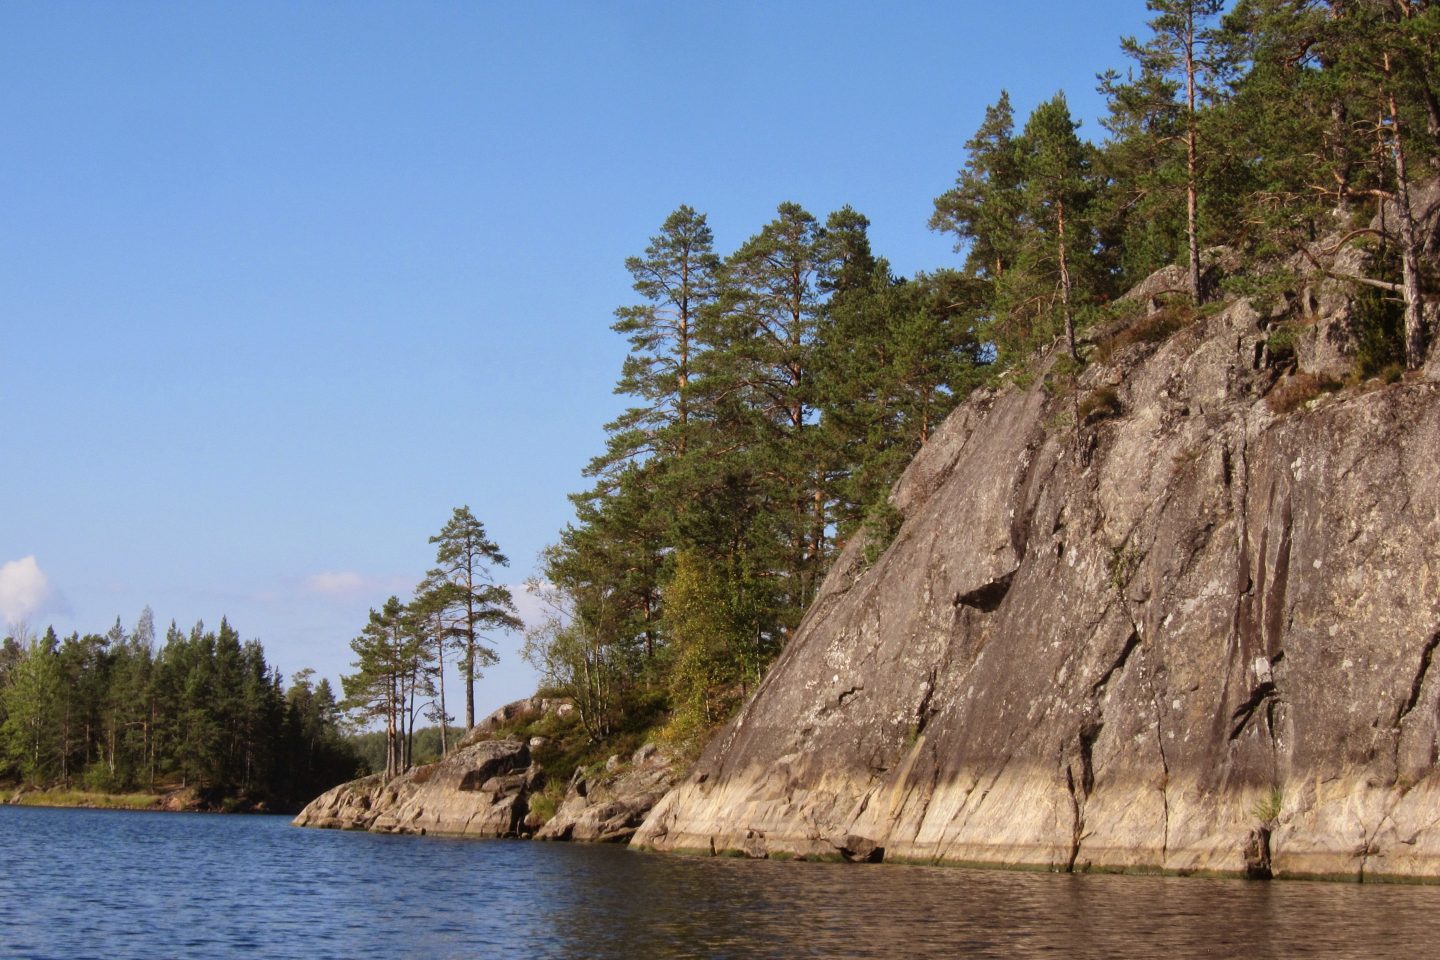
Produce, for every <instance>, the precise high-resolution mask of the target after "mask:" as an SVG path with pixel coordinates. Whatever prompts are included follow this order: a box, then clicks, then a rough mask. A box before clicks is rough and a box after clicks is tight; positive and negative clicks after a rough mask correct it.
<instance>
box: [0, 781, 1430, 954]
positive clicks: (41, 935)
mask: <svg viewBox="0 0 1440 960" xmlns="http://www.w3.org/2000/svg"><path fill="white" fill-rule="evenodd" d="M0 838H3V842H0V955H4V956H7V957H10V956H15V957H37V958H51V957H54V958H60V957H66V958H68V957H92V956H93V957H116V958H123V957H137V958H139V957H154V956H205V957H246V958H249V957H255V956H263V957H292V956H293V957H355V958H370V957H377V958H378V957H384V958H387V960H394V958H401V957H426V958H485V957H511V956H522V957H527V958H541V957H596V958H612V957H613V958H626V960H632V958H646V957H706V958H710V957H715V958H727V957H736V958H738V957H777V958H778V957H785V958H789V957H1051V956H1065V957H1067V958H1069V957H1106V958H1110V957H1146V958H1148V957H1154V956H1157V955H1161V954H1165V955H1170V956H1176V957H1216V958H1221V957H1224V958H1229V957H1237V956H1244V957H1247V958H1263V957H1377V956H1384V957H1421V956H1427V955H1430V953H1431V952H1432V951H1433V944H1434V942H1435V940H1436V937H1437V935H1440V923H1437V921H1436V920H1435V919H1433V918H1434V917H1436V916H1437V908H1440V888H1436V887H1387V886H1352V885H1337V884H1307V883H1274V884H1265V883H1247V882H1243V881H1228V880H1225V881H1222V880H1201V879H1180V878H1159V877H1115V876H1083V875H1082V876H1064V875H1054V874H1032V873H1009V872H1001V871H994V872H991V871H969V870H956V869H940V868H924V867H898V866H876V867H857V866H846V865H841V864H807V863H775V862H752V861H738V860H725V859H708V858H682V857H668V856H659V855H653V854H639V853H633V852H631V851H628V850H625V849H622V848H616V847H591V846H580V845H568V844H537V843H524V842H500V841H489V842H487V841H459V840H444V839H437V838H415V837H379V836H371V835H368V834H353V833H334V832H329V831H313V830H298V829H295V828H292V827H289V826H288V824H287V823H286V822H285V820H284V819H282V818H256V817H206V816H198V815H164V814H125V813H110V812H103V811H69V810H64V811H48V810H28V809H15V808H0Z"/></svg>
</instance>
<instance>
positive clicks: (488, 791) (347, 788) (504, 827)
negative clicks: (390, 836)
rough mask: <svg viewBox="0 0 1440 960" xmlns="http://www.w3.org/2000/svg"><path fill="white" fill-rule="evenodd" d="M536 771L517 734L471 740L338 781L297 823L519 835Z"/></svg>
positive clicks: (392, 830) (391, 830)
mask: <svg viewBox="0 0 1440 960" xmlns="http://www.w3.org/2000/svg"><path fill="white" fill-rule="evenodd" d="M539 775H540V774H539V770H538V769H537V768H535V767H533V766H532V765H531V763H530V749H529V747H528V745H526V744H525V743H522V742H520V741H518V740H479V741H470V742H467V743H466V744H465V745H463V746H461V747H460V748H459V749H457V750H455V751H454V752H453V753H451V754H450V755H449V756H448V757H446V758H445V759H443V760H440V761H438V762H436V763H431V764H426V765H424V766H421V767H416V768H415V769H413V770H410V771H407V772H406V773H404V774H401V775H400V776H398V777H395V778H394V779H392V780H390V781H389V782H386V780H385V778H384V777H383V776H381V775H380V774H375V775H373V776H369V777H365V778H363V779H361V780H355V781H352V782H351V783H346V784H342V785H340V786H338V787H336V788H334V789H333V790H330V791H328V792H326V793H324V794H322V795H321V796H319V797H318V798H316V799H315V800H313V801H312V802H311V803H310V804H309V806H307V807H306V808H305V809H304V810H302V811H300V815H299V816H297V817H296V818H295V820H294V823H295V825H296V826H299V827H325V828H330V829H336V830H370V831H373V832H376V833H416V834H427V833H443V834H457V835H464V836H472V837H514V836H519V835H520V833H521V831H522V827H523V824H524V821H525V814H526V813H527V812H528V809H529V808H528V804H527V799H528V796H529V791H530V790H531V789H532V788H533V787H534V786H535V785H536V781H537V778H538V777H539Z"/></svg>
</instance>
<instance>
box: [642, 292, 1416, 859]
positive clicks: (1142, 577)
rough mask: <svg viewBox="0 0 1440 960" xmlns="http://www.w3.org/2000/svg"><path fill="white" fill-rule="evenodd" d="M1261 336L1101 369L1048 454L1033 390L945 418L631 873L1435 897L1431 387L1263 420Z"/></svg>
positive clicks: (1123, 359) (1182, 335)
mask: <svg viewBox="0 0 1440 960" xmlns="http://www.w3.org/2000/svg"><path fill="white" fill-rule="evenodd" d="M1310 321H1311V322H1314V323H1315V324H1316V325H1317V327H1320V328H1323V327H1324V324H1325V318H1324V317H1319V318H1314V317H1312V318H1310ZM1266 323H1267V319H1266V318H1265V317H1262V316H1261V314H1260V313H1259V312H1257V311H1256V310H1255V309H1253V308H1252V306H1251V305H1250V304H1249V303H1248V302H1245V301H1241V302H1239V303H1236V304H1233V305H1231V306H1230V307H1229V308H1228V309H1226V310H1224V311H1223V312H1220V313H1217V314H1214V315H1211V316H1208V317H1203V318H1201V319H1198V320H1195V321H1193V322H1192V323H1191V324H1190V325H1189V326H1187V327H1185V328H1184V329H1182V330H1180V331H1179V332H1178V333H1175V334H1174V335H1172V336H1171V337H1170V338H1169V339H1167V340H1165V341H1164V342H1163V343H1160V344H1158V345H1157V344H1146V343H1134V344H1131V345H1129V346H1126V347H1121V348H1120V349H1118V350H1116V351H1115V352H1114V353H1113V354H1112V355H1111V356H1110V358H1109V359H1108V361H1106V362H1105V363H1103V364H1102V363H1094V364H1092V365H1091V366H1090V367H1089V368H1087V370H1086V371H1085V373H1084V375H1083V376H1082V378H1081V381H1080V383H1079V386H1078V391H1077V394H1076V395H1078V396H1079V397H1080V398H1084V397H1085V396H1086V395H1087V393H1089V392H1090V391H1093V390H1096V389H1099V388H1104V387H1109V388H1112V389H1113V390H1114V391H1115V392H1116V395H1117V396H1118V400H1119V407H1120V411H1119V413H1118V414H1117V415H1115V416H1110V417H1105V418H1102V419H1098V420H1096V419H1094V418H1092V419H1091V421H1090V422H1088V423H1086V424H1085V425H1083V426H1082V427H1081V429H1080V430H1079V431H1076V430H1075V428H1074V427H1073V425H1072V424H1073V419H1071V414H1072V412H1073V410H1074V407H1073V406H1072V400H1071V399H1070V396H1071V395H1070V394H1069V393H1068V392H1067V390H1065V389H1063V387H1064V386H1065V385H1064V384H1063V383H1060V382H1057V383H1056V384H1055V385H1056V386H1059V387H1062V389H1059V390H1056V391H1055V395H1054V396H1051V394H1050V392H1049V391H1047V390H1046V389H1045V387H1044V385H1043V384H1042V383H1039V382H1037V383H1035V384H1034V385H1033V386H1031V387H1030V388H1028V389H1021V388H1019V387H1015V386H1011V387H1008V388H1005V389H1002V390H1000V391H999V392H991V393H987V394H983V395H977V396H975V397H973V398H972V399H970V400H969V401H967V402H966V403H965V404H964V405H962V406H961V407H960V408H959V409H958V410H956V412H955V413H954V414H953V415H952V416H951V417H950V419H949V420H948V421H947V422H946V423H945V424H944V426H943V428H942V429H941V430H940V431H938V432H937V434H936V435H935V436H934V437H933V438H932V440H931V441H930V442H929V443H928V444H927V445H926V447H925V448H924V449H923V450H922V451H921V452H920V453H919V455H918V456H917V458H916V460H915V462H914V463H913V464H912V465H911V467H910V468H909V470H908V471H907V472H906V474H905V476H904V477H903V478H902V480H901V481H900V483H899V485H898V486H897V488H896V491H895V494H894V502H895V503H896V505H897V506H898V507H899V509H900V510H901V512H902V513H903V514H904V516H905V523H904V525H903V527H902V528H901V530H900V533H899V535H898V536H897V538H896V540H895V541H894V543H893V544H892V545H891V546H890V547H889V549H888V551H887V552H886V553H885V554H884V555H883V556H882V557H881V558H880V560H879V561H878V562H877V563H876V564H875V565H874V566H873V567H872V568H870V569H868V570H866V569H864V568H863V560H862V557H863V550H862V545H861V544H859V543H852V544H851V545H850V546H849V547H848V548H847V549H846V551H845V552H844V554H843V555H842V556H841V557H840V558H839V560H838V561H837V563H836V565H835V568H834V569H833V570H832V572H831V574H830V576H829V578H828V579H827V581H826V583H825V586H824V588H823V590H822V593H821V596H820V598H819V599H818V600H817V601H816V603H815V605H814V607H813V608H812V609H811V610H810V612H809V613H808V615H807V617H806V619H805V621H804V623H803V624H802V625H801V628H800V629H799V631H798V632H797V633H796V635H795V637H794V638H793V639H792V641H791V642H790V644H789V645H788V647H787V648H786V650H785V652H784V653H783V654H782V656H781V658H780V660H779V661H778V662H777V663H776V664H775V666H774V667H773V668H772V669H771V672H770V674H769V675H768V676H767V677H766V679H765V682H764V683H763V684H762V685H761V686H760V688H759V690H758V691H757V693H756V695H755V696H754V698H753V699H752V700H751V702H750V703H748V704H747V705H746V707H745V708H744V710H743V711H742V712H741V713H740V714H739V715H738V716H737V717H736V719H735V720H734V721H733V722H732V723H731V724H730V725H729V726H728V727H727V728H726V729H725V730H724V731H723V732H722V733H721V735H720V736H718V737H717V738H716V740H715V741H714V742H713V743H712V744H711V745H710V747H709V748H708V749H707V751H706V753H705V755H704V757H703V758H702V759H701V761H700V763H699V764H698V766H697V767H696V769H695V770H694V771H693V772H692V774H691V775H690V777H689V778H688V779H687V780H686V781H685V782H684V783H682V784H681V785H680V786H679V787H678V788H676V789H675V790H674V791H673V792H671V793H670V794H669V795H667V796H666V797H665V799H664V800H662V801H661V802H660V804H659V805H657V806H656V807H655V809H654V810H653V811H652V812H651V813H650V815H649V817H648V819H647V820H646V821H645V823H644V825H643V826H642V828H641V829H640V831H639V833H638V834H637V835H636V837H635V840H634V842H635V843H636V844H638V845H643V846H648V847H652V848H659V849H688V850H713V851H725V850H732V851H744V852H747V853H749V854H750V855H766V854H769V855H775V854H787V855H798V856H806V857H820V856H826V857H828V856H842V855H843V856H846V857H847V858H852V859H874V858H876V857H877V856H883V858H884V859H886V860H892V859H902V860H903V859H911V860H921V861H947V862H957V863H964V862H974V863H989V864H1011V865H1033V866H1040V867H1047V868H1051V869H1088V868H1102V867H1103V868H1118V869H1135V870H1155V869H1163V870H1168V871H1178V872H1192V871H1218V872H1224V873H1231V874H1245V873H1250V874H1252V875H1267V874H1269V873H1273V874H1274V875H1276V876H1298V875H1324V876H1344V877H1356V878H1360V877H1372V876H1375V875H1394V876H1426V877H1435V876H1440V825H1437V824H1440V777H1437V775H1436V756H1437V725H1440V724H1437V720H1440V670H1432V669H1431V667H1432V661H1433V660H1434V659H1435V657H1434V654H1435V651H1436V648H1437V646H1440V384H1436V383H1434V382H1429V381H1427V380H1424V379H1417V380H1407V381H1404V382H1400V383H1396V384H1393V385H1390V386H1385V387H1378V386H1377V387H1376V388H1375V389H1371V390H1370V391H1368V392H1360V393H1357V392H1354V391H1351V392H1347V393H1342V394H1338V395H1322V396H1321V397H1320V398H1319V399H1317V400H1316V401H1313V402H1312V404H1310V405H1308V406H1304V407H1301V408H1300V409H1299V410H1298V411H1296V412H1293V413H1289V414H1286V415H1284V416H1277V415H1276V414H1275V413H1274V412H1272V410H1271V408H1270V405H1269V404H1267V403H1266V401H1265V400H1264V399H1263V397H1264V394H1265V393H1266V392H1267V391H1268V390H1269V389H1270V388H1271V387H1272V386H1273V385H1274V383H1275V381H1276V378H1277V373H1276V371H1273V370H1270V369H1268V368H1267V367H1266V366H1265V365H1264V363H1263V360H1264V357H1265V351H1264V349H1263V345H1264V341H1265V339H1266V333H1265V331H1264V326H1265V325H1266ZM877 850H879V851H882V852H881V853H879V854H877V853H876V851H877Z"/></svg>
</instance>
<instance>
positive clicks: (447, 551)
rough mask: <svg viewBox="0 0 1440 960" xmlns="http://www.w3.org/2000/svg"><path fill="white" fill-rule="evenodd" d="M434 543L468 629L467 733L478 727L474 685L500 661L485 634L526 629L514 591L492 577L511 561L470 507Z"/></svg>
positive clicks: (459, 510) (464, 668)
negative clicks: (487, 669)
mask: <svg viewBox="0 0 1440 960" xmlns="http://www.w3.org/2000/svg"><path fill="white" fill-rule="evenodd" d="M430 542H431V543H433V544H437V545H438V546H437V547H436V551H435V563H436V566H437V568H438V569H439V570H440V571H441V574H442V575H443V576H444V578H445V579H446V580H448V581H449V582H450V583H452V584H453V585H454V586H455V587H456V588H457V589H458V591H459V594H460V596H459V600H458V603H457V606H458V607H460V608H461V609H462V613H461V615H460V617H459V624H460V629H461V630H463V631H464V651H463V653H462V656H461V660H460V670H461V673H462V674H463V675H464V677H465V729H466V730H470V729H473V728H474V726H475V681H476V679H477V678H478V677H479V676H480V673H479V671H480V669H481V668H482V667H486V666H490V665H491V664H494V663H497V662H498V661H499V656H498V655H497V654H496V652H495V649H494V648H493V647H490V646H487V645H486V643H485V633H486V631H488V630H519V629H521V628H522V627H523V624H522V623H521V622H520V618H519V616H518V615H516V612H515V600H514V597H513V596H512V595H511V593H510V590H509V588H508V587H505V586H502V585H500V584H497V583H495V582H494V578H493V575H492V573H491V568H492V567H505V566H509V565H510V561H509V559H507V558H506V556H505V554H503V553H501V552H500V547H499V546H498V545H497V544H496V543H495V542H494V541H493V540H491V539H490V538H489V536H487V535H486V533H485V525H484V524H483V523H481V522H480V521H479V520H477V519H475V515H474V514H472V513H471V512H470V508H469V507H468V506H463V507H456V508H455V511H454V513H453V514H452V515H451V517H450V519H449V521H448V522H446V524H445V526H444V527H442V528H441V529H440V532H439V533H438V534H436V535H435V536H433V537H431V538H430Z"/></svg>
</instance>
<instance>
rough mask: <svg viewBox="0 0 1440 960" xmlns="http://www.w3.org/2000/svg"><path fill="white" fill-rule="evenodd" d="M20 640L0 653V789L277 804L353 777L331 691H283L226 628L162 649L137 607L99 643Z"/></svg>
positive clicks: (147, 615)
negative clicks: (130, 620)
mask: <svg viewBox="0 0 1440 960" xmlns="http://www.w3.org/2000/svg"><path fill="white" fill-rule="evenodd" d="M18 632H20V633H21V636H20V637H14V636H11V637H6V638H5V640H4V642H3V645H0V779H11V780H13V781H15V782H18V783H25V784H30V785H40V786H49V785H53V786H57V787H62V788H79V789H84V790H88V791H93V792H97V793H121V792H127V791H146V792H157V791H162V790H175V789H181V788H191V789H192V790H193V791H194V797H195V798H196V803H198V804H201V805H205V806H210V807H221V806H235V805H238V806H242V807H254V806H257V805H264V806H266V807H271V808H275V807H279V808H285V807H292V806H295V805H296V804H300V803H303V802H305V801H306V800H308V799H310V797H312V796H314V795H315V794H316V793H318V792H320V791H322V790H324V789H326V788H328V787H330V786H332V785H334V784H335V783H339V782H341V781H344V780H346V779H349V778H351V777H353V776H355V775H356V774H357V773H358V772H361V768H360V764H359V758H358V755H357V754H356V752H355V750H354V749H353V747H352V746H351V745H350V744H348V743H347V742H346V741H345V739H344V737H343V735H342V727H341V720H342V716H341V711H340V709H339V706H338V704H337V702H336V699H335V695H334V693H333V691H332V690H331V688H330V684H329V681H327V680H325V679H324V678H321V679H319V680H318V681H317V680H316V679H315V677H314V672H313V671H311V670H308V669H307V670H302V671H300V672H298V673H296V674H295V675H294V677H292V678H291V681H290V683H289V685H288V686H286V684H285V683H284V681H283V679H282V677H281V674H280V671H279V670H278V668H275V667H273V666H272V665H270V664H269V663H267V661H266V659H265V651H264V648H263V647H262V645H261V643H260V641H258V640H248V641H244V642H242V641H241V639H240V634H239V633H238V632H237V631H236V630H235V629H234V628H233V627H232V626H231V625H230V623H229V622H228V621H227V620H224V619H222V620H221V621H220V626H219V628H218V629H216V630H209V629H206V627H205V626H204V624H203V623H197V624H196V625H195V626H194V627H193V628H192V629H191V630H190V631H189V632H188V633H187V632H185V631H182V630H180V629H179V628H178V627H177V626H176V625H175V624H174V623H173V622H172V623H171V624H170V626H169V628H168V629H167V630H166V632H165V635H164V638H163V640H161V639H160V638H158V637H157V636H156V631H155V622H154V617H153V615H152V614H151V612H150V610H149V608H146V610H145V611H144V613H142V614H141V616H140V617H139V619H138V621H137V622H136V624H135V625H134V626H133V627H132V628H130V629H126V628H125V627H124V626H123V625H122V623H121V622H120V620H119V619H118V618H117V619H116V621H115V624H114V625H113V626H112V627H111V628H110V630H109V631H107V632H106V633H104V634H97V633H87V634H84V635H82V634H80V633H78V632H77V633H72V634H70V635H69V636H66V637H63V638H62V637H59V636H57V634H56V633H55V630H54V628H53V627H52V628H49V629H47V630H46V631H45V633H44V634H43V635H40V636H33V635H30V636H26V635H25V634H24V632H23V631H18Z"/></svg>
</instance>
